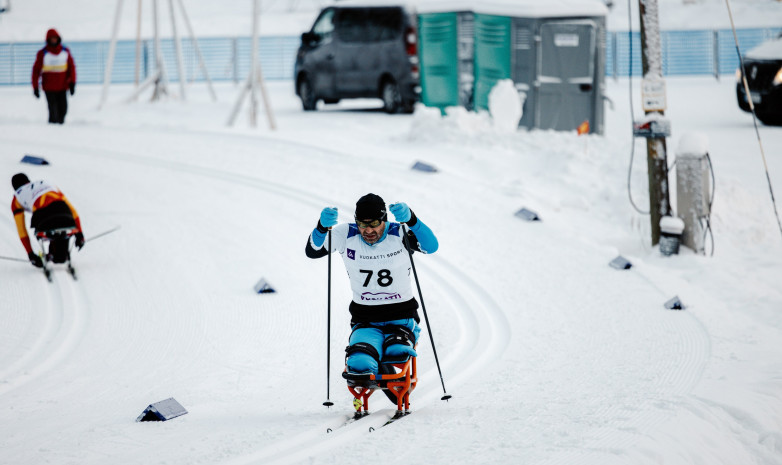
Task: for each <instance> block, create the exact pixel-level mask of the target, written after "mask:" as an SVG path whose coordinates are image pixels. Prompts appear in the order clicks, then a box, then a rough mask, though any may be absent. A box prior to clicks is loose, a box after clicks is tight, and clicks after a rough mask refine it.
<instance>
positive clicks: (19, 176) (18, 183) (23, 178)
mask: <svg viewBox="0 0 782 465" xmlns="http://www.w3.org/2000/svg"><path fill="white" fill-rule="evenodd" d="M29 182H30V179H29V178H28V177H27V175H26V174H24V173H16V174H15V175H14V176H13V177H12V178H11V185H12V186H14V190H18V189H19V188H20V187H22V186H24V185H25V184H27V183H29Z"/></svg>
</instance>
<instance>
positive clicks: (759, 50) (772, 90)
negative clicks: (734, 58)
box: [736, 33, 782, 126]
mask: <svg viewBox="0 0 782 465" xmlns="http://www.w3.org/2000/svg"><path fill="white" fill-rule="evenodd" d="M744 71H745V72H746V73H747V76H746V77H747V87H749V93H750V95H749V97H750V98H752V103H753V104H754V107H755V114H756V115H757V117H758V119H759V120H760V121H762V122H763V123H764V124H767V125H770V126H780V125H782V33H780V34H779V36H777V38H776V39H770V40H768V41H766V42H763V43H762V44H760V45H759V46H757V47H755V48H753V49H752V50H750V51H749V52H747V54H746V55H745V56H744ZM742 77H743V76H742V74H741V69H738V70H736V99H737V100H738V103H739V108H741V109H742V110H744V111H747V112H748V111H750V107H749V99H748V98H747V93H746V91H745V90H744V82H743V79H742Z"/></svg>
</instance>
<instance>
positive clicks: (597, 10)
mask: <svg viewBox="0 0 782 465" xmlns="http://www.w3.org/2000/svg"><path fill="white" fill-rule="evenodd" d="M335 5H336V6H391V5H403V6H406V7H407V8H408V9H410V10H415V11H417V12H418V13H440V12H450V11H472V12H475V13H482V14H489V15H497V16H513V17H522V18H548V17H562V16H606V15H608V8H606V5H605V3H604V2H603V1H601V0H451V1H446V0H402V1H393V0H342V1H339V2H337V3H336V4H335Z"/></svg>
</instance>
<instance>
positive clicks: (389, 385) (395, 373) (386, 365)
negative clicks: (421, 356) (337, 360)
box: [342, 355, 418, 420]
mask: <svg viewBox="0 0 782 465" xmlns="http://www.w3.org/2000/svg"><path fill="white" fill-rule="evenodd" d="M379 369H380V373H379V374H377V375H375V374H371V373H350V372H348V371H347V368H345V371H343V372H342V377H343V378H345V380H347V383H348V390H349V391H350V393H351V394H353V397H354V398H355V400H354V401H353V406H354V407H355V408H356V413H355V415H354V418H362V417H364V416H366V415H369V397H370V396H371V395H372V394H373V393H374V392H375V391H376V390H378V389H380V390H382V391H383V393H384V394H385V395H386V397H388V399H389V400H390V401H391V402H393V403H395V404H396V413H395V414H394V416H393V417H392V420H395V419H397V418H400V417H402V416H404V415H407V414H409V413H410V393H412V392H413V390H414V389H415V386H416V383H418V370H417V367H416V357H414V356H412V355H405V356H402V357H397V358H389V357H387V358H386V359H384V360H383V361H381V362H380V364H379Z"/></svg>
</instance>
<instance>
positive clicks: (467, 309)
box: [42, 140, 510, 464]
mask: <svg viewBox="0 0 782 465" xmlns="http://www.w3.org/2000/svg"><path fill="white" fill-rule="evenodd" d="M277 142H279V143H281V144H288V143H290V144H293V145H296V146H297V147H301V146H304V145H307V144H304V143H302V142H288V141H282V140H278V141H277ZM42 145H51V146H52V147H56V148H57V150H59V151H64V152H74V153H78V154H80V155H88V156H94V157H98V158H111V159H114V160H116V161H122V162H126V163H134V164H143V165H148V166H154V167H158V168H164V169H168V170H172V171H177V172H187V173H190V174H195V175H200V176H204V177H208V178H213V179H218V180H224V181H231V182H235V183H240V184H243V185H245V186H248V187H253V188H256V189H260V190H264V191H267V192H270V193H272V194H276V195H279V196H282V197H284V198H286V199H293V200H295V201H297V202H300V203H303V204H305V205H310V206H314V207H317V208H321V207H322V206H323V200H322V197H321V196H319V195H318V194H316V193H313V192H310V191H307V190H303V189H297V188H292V187H290V186H287V185H284V184H280V183H276V182H273V181H270V180H262V179H258V178H254V177H252V176H249V175H245V174H239V173H231V172H226V171H222V170H220V169H216V168H212V167H203V166H195V165H189V164H185V163H181V162H177V161H169V160H159V159H154V158H149V157H144V156H140V155H137V154H135V153H127V152H122V151H117V150H115V149H111V150H104V149H97V148H86V147H80V148H78V149H75V148H70V147H63V146H61V145H56V146H55V145H53V144H46V143H42ZM311 147H312V148H313V149H314V150H318V151H323V149H322V147H319V146H316V145H311ZM328 153H329V154H331V155H334V154H338V152H334V151H328ZM347 156H351V155H347ZM340 208H345V209H346V210H345V211H350V209H351V208H352V205H347V204H346V205H344V206H343V205H340ZM431 258H434V259H435V260H433V261H434V262H436V263H427V262H428V261H429V259H431ZM417 268H422V269H423V270H424V273H423V276H422V278H421V279H422V280H423V281H425V282H429V281H430V280H431V281H433V282H434V283H436V284H435V285H436V286H438V287H439V288H441V289H443V290H444V292H443V295H445V296H447V298H448V300H449V301H450V302H451V305H452V306H453V310H455V312H454V315H455V316H457V317H458V318H459V321H460V324H459V328H460V339H459V342H460V344H459V345H458V346H459V350H457V351H453V352H451V353H449V354H448V355H447V356H446V357H445V358H444V359H442V360H441V362H443V363H442V366H444V367H447V368H450V367H455V366H456V365H457V364H458V366H459V367H460V371H459V373H458V374H454V376H453V378H446V379H450V380H455V381H460V380H462V379H465V378H466V377H468V376H470V375H471V374H474V373H476V372H478V371H480V370H482V369H484V368H485V367H486V366H487V365H488V362H489V361H491V360H492V359H497V358H499V356H500V355H501V354H502V352H503V351H504V349H505V347H507V345H508V342H509V340H510V331H509V329H508V324H507V320H506V318H505V316H504V314H503V312H502V310H501V309H500V307H499V306H498V305H497V304H496V303H495V302H494V300H493V299H492V298H491V297H490V296H489V295H488V294H487V293H485V292H484V291H483V290H482V289H481V287H480V285H478V284H477V283H475V282H474V281H472V280H471V279H470V278H469V277H468V276H467V275H465V274H463V273H462V272H460V271H459V269H458V267H456V266H454V265H451V264H450V263H448V262H447V260H445V259H442V258H440V257H437V256H433V257H427V260H423V261H421V260H419V262H418V265H417ZM69 279H70V278H69ZM456 283H458V284H456ZM422 329H424V328H422ZM421 337H422V338H425V337H427V336H426V334H425V331H422V333H421ZM436 342H437V341H435V344H436ZM479 347H483V349H478V348H479ZM419 365H420V364H419ZM454 371H455V370H454ZM418 375H419V376H418V378H419V384H418V386H417V388H416V390H415V392H414V394H413V399H414V401H415V404H416V410H420V409H421V408H422V407H425V406H426V404H428V403H429V402H431V401H432V400H434V399H436V398H438V397H440V394H439V391H440V390H441V385H440V382H439V379H438V374H437V372H436V367H435V366H434V364H432V366H431V367H429V368H427V369H425V370H420V367H419V374H418ZM443 376H444V377H446V375H445V374H444V375H443ZM456 384H458V383H456ZM378 395H382V394H380V393H378ZM393 411H395V409H384V410H378V411H376V412H374V413H372V415H371V416H370V417H368V418H365V419H362V420H361V421H358V422H355V423H353V424H350V425H347V426H345V427H342V428H337V429H336V430H334V431H333V432H332V433H326V432H325V431H326V429H327V428H329V427H331V428H334V427H335V426H338V425H341V424H342V423H343V422H344V421H345V420H344V418H340V419H338V420H337V421H335V420H333V419H331V418H330V419H329V420H328V421H325V422H323V423H322V424H319V425H318V426H316V427H314V428H313V429H312V430H310V431H306V432H304V433H302V434H301V435H299V436H295V437H293V438H290V439H288V440H286V441H284V442H283V443H282V445H281V444H279V443H278V444H276V445H275V446H273V447H271V448H265V449H262V450H261V451H257V452H254V453H251V454H249V455H245V456H239V457H234V458H233V459H231V461H230V462H229V463H232V464H234V463H235V464H239V463H261V461H262V463H290V462H291V460H294V459H296V458H306V457H309V456H311V455H313V454H315V453H317V452H322V451H325V450H328V449H331V448H333V447H336V446H337V445H339V444H341V443H344V442H347V441H349V440H351V439H354V438H356V437H360V436H361V435H363V434H366V432H367V430H368V428H369V427H375V428H377V427H379V426H381V425H382V424H383V423H385V422H386V421H387V420H388V418H390V416H391V415H392V414H393ZM383 412H386V413H383ZM388 412H390V413H388ZM326 434H328V436H324V435H326ZM337 437H339V438H340V440H337V441H335V440H334V439H336V438H337ZM343 437H344V439H343ZM318 438H320V439H319V440H318ZM269 460H272V461H269Z"/></svg>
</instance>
